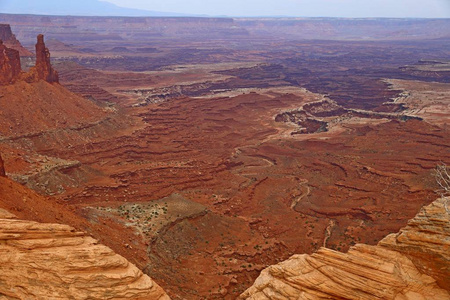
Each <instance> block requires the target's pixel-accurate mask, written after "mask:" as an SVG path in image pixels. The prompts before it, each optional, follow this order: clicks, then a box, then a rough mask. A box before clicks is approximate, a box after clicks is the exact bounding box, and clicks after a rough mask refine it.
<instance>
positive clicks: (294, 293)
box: [240, 198, 450, 299]
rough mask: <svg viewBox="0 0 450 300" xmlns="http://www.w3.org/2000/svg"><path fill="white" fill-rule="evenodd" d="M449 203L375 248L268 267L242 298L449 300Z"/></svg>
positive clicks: (323, 252)
mask: <svg viewBox="0 0 450 300" xmlns="http://www.w3.org/2000/svg"><path fill="white" fill-rule="evenodd" d="M449 200H450V199H449V198H441V199H438V200H436V201H434V202H433V203H431V204H430V205H428V206H426V207H424V208H423V209H422V210H421V211H420V212H419V214H418V215H417V216H416V217H415V218H413V219H412V220H410V221H409V223H408V226H407V227H405V228H404V229H402V230H400V232H399V233H397V234H391V235H388V236H387V237H386V238H385V239H383V240H382V241H381V242H379V244H378V245H377V246H369V245H364V244H356V245H355V246H353V247H351V248H350V250H349V251H348V252H347V253H341V252H338V251H334V250H331V249H327V248H321V249H319V251H317V252H316V253H314V254H311V255H307V254H302V255H294V256H292V257H290V258H289V259H288V260H286V261H284V262H281V263H279V264H277V265H273V266H270V267H268V268H266V269H264V270H263V271H262V272H261V275H260V276H259V277H258V278H257V279H256V281H255V283H254V284H253V286H252V287H250V288H249V289H247V290H246V291H245V292H244V293H243V294H242V295H241V296H240V299H450V294H449V293H448V291H447V290H448V278H449V254H448V253H449V251H448V248H449V244H450V243H449V237H450V230H449V228H450V227H449V224H450V222H449V221H450V219H449V211H448V208H447V205H448V202H449ZM445 289H447V290H445Z"/></svg>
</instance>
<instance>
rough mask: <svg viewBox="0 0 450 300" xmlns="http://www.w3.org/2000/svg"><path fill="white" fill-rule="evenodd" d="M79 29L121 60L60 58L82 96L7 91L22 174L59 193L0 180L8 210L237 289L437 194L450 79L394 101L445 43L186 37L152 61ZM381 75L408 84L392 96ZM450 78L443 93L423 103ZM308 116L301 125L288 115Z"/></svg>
mask: <svg viewBox="0 0 450 300" xmlns="http://www.w3.org/2000/svg"><path fill="white" fill-rule="evenodd" d="M54 18H55V20H60V19H59V18H60V17H54ZM61 18H62V17H61ZM62 20H64V19H62ZM67 20H72V21H74V20H75V21H76V20H78V19H77V18H76V19H71V18H69V19H67ZM137 20H139V19H137ZM75 21H74V22H75ZM141 21H142V20H141ZM166 21H167V20H166ZM21 22H22V23H20V24H19V25H17V26H21V28H25V29H26V30H25V31H24V32H28V31H32V30H33V27H32V26H31V25H30V24H28V25H27V23H26V21H23V20H21ZM77 22H78V21H77ZM215 22H218V24H219V25H217V24H216V25H215V26H217V28H219V29H220V30H225V29H224V28H228V27H226V22H228V21H220V22H219V21H215ZM241 22H242V23H240V24H244V23H245V21H242V20H241ZM213 23H214V22H213ZM57 24H58V22H56V21H55V25H54V26H57ZM183 24H184V23H183ZM224 24H225V25H224ZM33 26H35V25H33ZM99 26H100V25H99ZM177 26H180V24H172V23H171V25H170V26H169V29H170V30H173V29H174V28H177ZM192 26H193V27H190V29H189V30H193V28H194V27H195V26H194V25H192ZM113 27H114V26H113ZM70 28H72V27H70ZM114 28H115V27H114ZM114 28H111V31H114V30H119V29H114ZM252 28H253V27H252ZM50 29H51V30H50ZM50 29H49V31H50V32H51V31H52V30H56V27H52V28H50ZM194 29H195V28H194ZM27 30H28V31H27ZM70 30H74V31H71V34H73V35H71V38H73V41H74V43H75V44H77V43H79V44H78V45H79V47H81V46H80V44H82V45H84V46H85V47H86V46H89V47H93V48H95V49H96V51H100V50H101V48H102V47H109V46H111V47H112V46H114V47H117V48H115V50H114V51H115V52H120V53H122V54H120V55H115V56H114V57H113V58H111V56H110V53H107V54H102V53H100V54H98V55H95V54H92V53H91V54H92V55H94V56H90V58H89V59H87V58H86V57H84V56H82V57H81V56H80V57H76V58H71V59H72V60H76V61H77V62H78V63H80V64H84V66H81V65H79V64H75V63H73V62H70V63H67V62H61V63H60V64H58V70H59V71H60V76H61V78H60V79H61V83H62V84H63V85H65V86H67V87H68V88H70V89H71V90H73V91H76V92H78V93H80V94H81V95H83V96H84V97H85V98H81V97H79V96H77V95H75V94H73V93H71V92H68V91H67V90H66V89H65V88H64V87H63V86H61V85H59V84H49V83H46V82H43V81H41V82H38V83H33V84H28V83H24V82H18V83H16V84H14V85H9V86H6V87H4V88H2V90H1V93H2V97H0V102H1V106H2V115H1V118H0V122H1V124H0V125H1V126H0V132H1V134H2V137H1V138H2V139H1V143H0V152H1V153H2V156H3V159H4V160H5V168H6V171H7V175H8V176H9V177H10V178H13V179H15V180H18V181H21V182H23V183H24V184H26V185H27V186H29V187H31V188H33V189H35V190H37V191H39V192H40V193H42V194H47V195H50V194H52V195H53V196H51V197H43V196H39V195H37V194H36V193H35V192H31V191H29V190H27V189H26V188H24V187H22V186H20V185H18V184H16V183H14V182H12V181H10V180H9V179H6V178H0V207H2V208H6V209H8V210H11V212H12V213H15V214H17V215H18V216H19V217H23V218H31V219H35V220H38V221H49V222H62V223H67V224H70V225H72V226H75V227H76V228H78V229H82V230H85V231H87V232H89V233H90V234H92V235H93V236H94V237H96V238H98V239H99V240H100V241H101V242H102V243H104V244H106V245H108V246H110V247H111V248H112V249H114V250H115V251H116V252H118V253H120V254H122V255H124V256H125V257H127V258H128V259H129V260H131V261H132V262H134V263H136V264H137V265H138V266H139V267H140V268H142V269H143V270H144V271H145V272H146V273H148V274H149V275H150V276H151V277H152V278H154V279H155V280H156V281H157V282H158V283H159V284H161V285H162V286H163V288H164V289H165V290H166V291H167V292H168V293H169V294H170V295H171V296H172V297H173V298H174V299H182V298H187V299H202V298H207V299H234V298H235V297H236V295H238V294H239V293H240V292H242V291H243V290H244V289H246V288H247V287H248V286H249V285H250V283H251V282H252V281H253V280H254V279H255V278H256V277H257V275H258V274H259V271H260V270H261V269H263V268H264V267H266V266H267V265H269V264H274V263H276V262H278V261H281V260H283V259H285V258H287V257H288V256H290V255H292V254H294V253H311V252H312V251H315V250H316V249H317V248H318V247H320V246H323V245H326V246H327V247H331V248H334V249H338V250H345V249H347V248H348V247H349V246H350V245H352V244H354V243H356V242H363V243H368V244H375V243H376V242H377V241H378V240H379V239H380V238H381V237H383V236H385V235H386V234H387V233H390V232H396V231H397V230H398V229H399V228H400V227H402V226H404V225H405V223H406V220H408V219H410V218H411V217H413V216H414V215H415V214H416V213H417V210H418V209H419V208H420V207H421V206H422V205H424V204H427V203H429V202H431V201H432V200H434V199H435V198H436V194H435V193H434V191H433V190H434V189H435V188H436V184H435V182H434V180H433V177H432V169H433V168H434V167H435V165H436V164H437V163H439V162H440V161H443V162H446V163H450V153H449V151H448V149H449V146H450V140H449V128H448V126H447V125H445V123H446V122H444V121H443V119H445V118H448V112H445V105H446V103H448V102H446V101H448V95H447V94H444V92H445V89H446V88H447V87H448V83H447V82H446V81H447V79H446V78H447V77H446V76H447V75H446V74H443V75H442V74H441V73H439V74H438V75H439V76H440V77H439V76H437V75H436V74H434V75H432V76H435V77H433V80H440V83H439V84H437V83H428V82H426V81H421V84H420V85H419V86H420V88H421V91H420V93H419V92H418V94H414V97H415V98H414V99H409V100H408V99H406V100H405V99H403V100H404V101H403V100H401V104H400V102H399V103H393V102H390V104H387V103H386V102H388V101H390V98H394V97H397V96H398V94H399V93H400V92H401V89H402V86H401V85H402V84H403V86H406V87H407V90H410V91H411V90H414V87H415V86H417V84H416V83H415V82H414V81H413V80H419V79H422V78H423V77H426V76H428V75H426V74H424V73H420V72H418V73H414V74H413V75H411V74H409V73H408V74H405V73H404V72H403V71H401V69H398V68H396V67H394V66H396V65H402V64H406V63H410V60H413V59H416V58H418V57H421V56H422V55H425V54H427V53H429V51H431V50H429V47H431V48H432V49H440V50H439V51H442V52H439V51H438V52H436V53H444V52H445V51H447V50H445V49H444V50H442V49H443V48H440V47H441V44H440V42H439V41H434V42H430V43H429V41H427V42H426V46H424V44H422V43H419V42H417V43H416V42H414V43H416V44H414V43H412V44H408V43H406V44H402V43H398V44H396V43H393V44H386V45H385V44H382V43H381V44H376V43H375V44H373V43H367V44H366V43H363V42H345V43H343V42H338V41H330V42H323V41H317V42H292V41H290V40H282V38H281V37H280V38H276V39H274V40H273V41H272V40H271V41H270V42H269V41H267V40H266V39H262V38H261V37H260V36H258V38H255V40H248V36H246V37H245V38H244V37H242V36H241V37H236V36H233V37H229V38H224V37H223V36H220V37H221V38H223V40H221V41H222V42H223V43H219V44H218V43H217V41H211V40H210V39H209V38H210V36H209V35H208V36H207V38H205V37H203V38H197V39H193V40H189V39H183V38H182V37H180V36H179V35H178V33H173V35H174V36H175V37H176V38H174V39H173V40H170V39H165V38H164V37H158V38H155V37H153V38H154V41H155V44H151V45H152V47H153V46H154V47H157V51H156V52H155V51H148V53H147V52H145V51H136V49H137V48H139V49H140V48H142V47H144V46H148V45H149V44H148V43H147V42H148V41H147V42H145V41H141V40H139V41H135V44H133V40H129V39H127V35H123V32H121V31H118V32H113V33H108V34H106V33H105V35H104V36H103V37H105V41H104V40H92V39H90V40H89V41H86V40H84V39H87V38H89V37H88V36H84V37H83V35H82V32H78V31H76V30H77V29H73V28H72V29H70ZM95 30H99V29H98V28H95ZM103 30H105V29H103ZM130 30H131V29H130ZM184 30H188V29H186V28H185V29H184ZM227 30H229V28H228V29H227ZM252 30H253V29H252ZM133 32H134V33H133V34H136V35H138V34H140V32H139V30H137V29H136V31H133ZM174 32H176V31H174ZM221 32H222V31H221ZM227 32H228V31H227ZM241 33H242V32H241ZM94 35H95V36H96V35H97V33H96V34H94ZM116 35H117V36H121V38H122V40H121V39H117V40H114V41H111V40H109V42H108V39H110V38H112V37H114V36H116ZM107 37H108V39H107ZM83 38H84V39H83ZM237 41H239V42H242V44H239V45H241V46H239V47H237V46H236V45H237V44H236V42H237ZM156 42H158V44H156ZM85 43H86V45H85ZM430 44H431V45H430ZM392 45H395V47H393V46H392ZM200 46H201V47H200ZM111 47H109V48H108V49H110V48H111ZM222 47H224V48H226V49H227V50H230V49H231V50H230V51H223V49H222ZM111 49H113V48H111ZM127 49H128V50H129V49H133V51H135V52H133V53H132V54H130V55H127V54H123V52H124V51H125V52H126V51H127ZM255 49H256V50H255ZM380 49H381V50H380ZM393 49H394V50H393ZM424 49H425V50H424ZM78 50H79V49H78ZM108 51H109V50H108ZM111 51H112V50H111ZM386 51H389V52H386ZM404 51H410V52H411V53H412V54H411V55H410V56H408V57H405V55H404ZM74 53H76V52H74ZM205 53H206V54H205ZM424 53H425V54H424ZM329 56H331V57H332V59H330V58H329ZM230 57H232V58H230ZM367 57H370V58H373V60H372V59H371V60H368V59H367ZM230 60H233V61H234V62H235V63H234V64H231V63H230V64H223V62H226V61H230ZM273 61H277V63H274V62H273ZM415 61H416V60H415ZM116 62H117V64H116ZM174 62H177V65H172V64H173V63H174ZM178 62H179V63H178ZM206 62H209V63H210V64H201V63H206ZM278 62H279V63H278ZM89 65H90V66H91V67H92V66H93V67H96V68H98V69H97V70H92V69H90V68H89ZM180 65H181V66H180ZM153 66H159V67H164V68H163V69H160V70H157V71H155V70H154V68H153ZM101 68H103V69H104V70H101ZM141 68H142V69H144V70H146V72H145V73H140V72H136V69H139V70H140V69H141ZM105 70H108V71H105ZM111 70H115V71H114V72H112V71H111ZM120 70H125V71H120ZM381 76H382V77H383V78H384V77H386V78H401V79H403V80H404V81H399V82H397V84H398V85H399V86H395V89H393V88H390V86H389V85H388V84H387V83H386V82H384V81H382V80H381ZM414 76H417V77H414ZM430 76H431V75H430ZM417 78H419V79H417ZM436 78H438V79H436ZM437 85H439V88H440V90H439V93H441V91H444V92H442V96H439V97H441V98H440V100H439V101H438V100H433V101H429V100H426V94H427V92H428V91H429V90H432V89H433V87H436V86H437ZM301 87H307V88H309V89H311V90H312V91H314V92H317V94H314V93H311V92H308V91H306V90H304V89H301ZM447 90H448V89H447ZM325 94H327V95H325ZM324 99H331V100H333V101H335V102H318V101H321V100H324ZM311 102H314V103H313V104H309V105H306V106H304V104H306V103H311ZM418 103H419V104H420V105H419V104H418ZM408 105H413V106H414V109H411V108H409V106H408ZM418 105H419V106H418ZM431 106H432V107H433V110H432V111H430V110H429V108H430V107H431ZM443 108H444V109H443ZM296 111H298V112H299V113H298V118H300V119H301V120H300V119H298V120H297V119H295V118H294V119H293V120H291V118H290V117H285V118H283V117H278V118H277V116H280V114H281V115H283V116H292V115H293V114H295V112H296ZM442 111H444V113H443V112H442ZM286 112H287V113H286ZM421 118H424V119H425V121H423V120H420V119H421ZM292 121H293V123H292ZM294 123H296V124H294ZM318 124H319V125H320V126H318ZM325 125H326V130H327V131H323V130H318V129H323V128H322V127H323V126H325ZM293 132H294V133H298V134H292V133H293ZM305 132H310V133H311V134H304V133H305Z"/></svg>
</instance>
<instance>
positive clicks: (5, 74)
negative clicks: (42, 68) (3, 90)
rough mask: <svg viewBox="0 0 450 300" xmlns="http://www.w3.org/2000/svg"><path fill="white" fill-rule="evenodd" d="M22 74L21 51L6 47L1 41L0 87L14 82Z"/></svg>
mask: <svg viewBox="0 0 450 300" xmlns="http://www.w3.org/2000/svg"><path fill="white" fill-rule="evenodd" d="M21 72H22V69H21V67H20V57H19V51H16V50H14V49H10V48H8V47H6V46H5V45H4V44H3V41H2V40H0V85H7V84H10V83H12V82H14V81H15V80H16V79H17V78H18V77H19V75H20V73H21Z"/></svg>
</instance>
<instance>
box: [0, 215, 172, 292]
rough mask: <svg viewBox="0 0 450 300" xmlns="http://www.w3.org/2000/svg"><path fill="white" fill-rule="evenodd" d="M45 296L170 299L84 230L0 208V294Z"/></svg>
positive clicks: (148, 278) (124, 260) (159, 288)
mask: <svg viewBox="0 0 450 300" xmlns="http://www.w3.org/2000/svg"><path fill="white" fill-rule="evenodd" d="M24 282H26V284H24ZM48 298H52V299H55V298H58V299H169V297H168V296H167V295H166V293H165V292H164V291H163V290H162V288H161V287H160V286H159V285H157V284H156V283H155V282H154V281H153V280H152V279H150V277H148V276H147V275H144V274H143V273H142V272H141V271H140V270H139V269H138V268H136V267H135V266H134V265H133V264H131V263H129V262H128V261H127V260H126V259H125V258H123V257H122V256H120V255H118V254H115V253H114V252H113V251H112V250H111V249H109V248H108V247H106V246H103V245H101V244H99V243H98V242H97V241H96V240H95V239H93V238H91V237H89V236H87V235H86V234H85V233H83V232H79V231H77V230H75V229H74V228H72V227H70V226H68V225H61V224H44V223H38V222H33V221H27V220H19V219H16V217H15V216H14V215H13V214H11V213H9V212H7V211H5V210H3V209H0V299H48Z"/></svg>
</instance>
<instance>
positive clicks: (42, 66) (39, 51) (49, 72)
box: [35, 34, 59, 83]
mask: <svg viewBox="0 0 450 300" xmlns="http://www.w3.org/2000/svg"><path fill="white" fill-rule="evenodd" d="M35 71H36V72H37V79H38V80H39V79H43V80H45V81H47V82H49V83H52V82H59V79H58V72H56V71H55V70H54V69H53V68H52V65H51V64H50V51H49V50H48V48H46V47H45V43H44V35H43V34H39V35H38V36H37V43H36V66H35Z"/></svg>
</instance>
